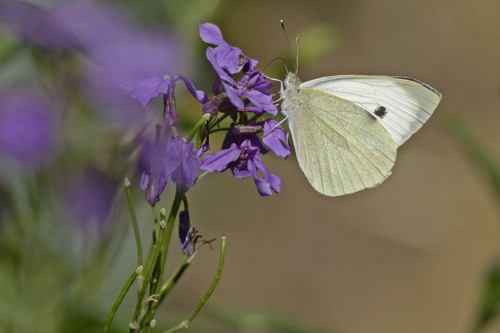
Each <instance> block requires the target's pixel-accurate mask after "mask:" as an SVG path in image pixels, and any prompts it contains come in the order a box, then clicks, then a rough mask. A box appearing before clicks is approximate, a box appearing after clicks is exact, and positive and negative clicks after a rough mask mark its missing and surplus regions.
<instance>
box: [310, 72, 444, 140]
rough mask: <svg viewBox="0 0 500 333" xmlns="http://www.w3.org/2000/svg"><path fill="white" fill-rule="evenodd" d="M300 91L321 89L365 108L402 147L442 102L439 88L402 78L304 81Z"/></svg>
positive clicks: (344, 76) (367, 77) (344, 77)
mask: <svg viewBox="0 0 500 333" xmlns="http://www.w3.org/2000/svg"><path fill="white" fill-rule="evenodd" d="M300 88H301V89H305V88H310V89H317V90H320V91H323V92H326V93H329V94H332V95H335V96H338V97H340V98H343V99H346V100H349V101H351V102H353V103H355V104H356V105H358V106H360V107H362V108H363V109H364V110H366V111H368V112H369V113H370V114H372V115H374V116H375V117H377V118H378V119H379V120H380V122H381V123H382V125H384V127H385V128H386V129H387V130H388V131H389V133H390V134H391V136H392V138H393V139H394V141H395V142H396V143H397V145H398V146H400V145H402V144H403V143H404V142H405V141H406V140H408V138H409V137H410V136H411V135H412V134H413V133H415V132H416V131H417V130H418V129H420V127H422V125H423V124H424V123H425V122H426V121H427V120H428V119H429V117H430V116H431V115H432V113H433V112H434V110H435V109H436V107H437V106H438V104H439V102H440V100H441V94H440V93H439V92H438V91H437V90H436V89H434V88H432V87H431V86H429V85H427V84H425V83H423V82H420V81H418V80H416V79H412V78H408V77H401V76H363V75H339V76H329V77H323V78H319V79H316V80H311V81H307V82H304V83H302V84H301V85H300Z"/></svg>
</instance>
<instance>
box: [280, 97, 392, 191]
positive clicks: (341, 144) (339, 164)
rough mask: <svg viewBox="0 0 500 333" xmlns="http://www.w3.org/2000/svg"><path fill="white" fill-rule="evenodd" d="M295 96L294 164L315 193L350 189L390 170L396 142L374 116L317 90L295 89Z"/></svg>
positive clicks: (376, 179) (378, 179) (359, 187)
mask: <svg viewBox="0 0 500 333" xmlns="http://www.w3.org/2000/svg"><path fill="white" fill-rule="evenodd" d="M297 98H298V100H300V101H301V103H300V106H299V109H298V110H297V111H298V112H297V113H296V114H295V115H294V117H293V118H292V119H293V121H289V125H290V131H291V133H292V138H293V142H294V145H295V150H296V154H297V159H298V161H299V165H300V167H301V169H302V171H303V172H304V174H305V175H306V177H307V179H308V180H309V182H310V183H311V184H312V186H313V187H314V188H315V189H316V190H317V191H318V192H320V193H322V194H325V195H328V196H339V195H344V194H349V193H354V192H357V191H360V190H363V189H365V188H368V187H373V186H376V185H378V184H379V183H380V182H382V181H383V180H384V179H385V178H386V177H387V176H388V175H389V174H390V170H391V169H392V166H393V165H394V161H395V159H396V150H397V145H396V143H395V142H394V140H393V139H392V137H391V135H390V133H389V132H388V131H387V129H386V128H385V127H384V126H383V125H382V124H381V123H380V121H378V119H376V118H374V117H372V116H371V115H370V114H368V113H367V112H366V111H365V110H364V108H362V107H360V106H358V105H356V104H355V103H352V102H350V101H348V100H345V99H342V98H338V97H336V96H334V95H332V94H329V93H326V92H323V91H318V90H315V89H301V90H300V92H299V93H298V95H297ZM289 120H291V119H289Z"/></svg>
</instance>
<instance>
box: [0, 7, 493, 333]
mask: <svg viewBox="0 0 500 333" xmlns="http://www.w3.org/2000/svg"><path fill="white" fill-rule="evenodd" d="M499 13H500V3H499V2H497V1H449V0H434V1H429V0H424V1H422V0H419V1H417V0H376V1H368V0H353V1H326V0H309V1H294V0H287V1H280V0H278V1H263V0H262V1H228V0H161V1H141V2H139V1H131V0H130V1H126V0H123V1H118V0H117V1H99V2H97V1H96V2H92V1H49V0H44V1H42V0H39V1H34V0H33V1H29V2H18V1H5V0H4V1H2V2H0V24H1V26H0V281H1V283H0V332H67V331H72V332H96V331H100V330H101V327H102V326H103V323H104V320H105V318H106V315H107V313H108V311H109V310H110V308H111V306H112V303H113V301H114V299H115V298H116V296H117V294H118V293H119V290H120V288H121V285H122V284H123V282H124V281H125V279H126V278H127V276H128V274H129V272H130V271H132V270H133V269H134V267H135V265H136V262H135V259H134V258H135V243H134V240H133V235H132V228H131V226H130V218H129V216H128V213H127V207H126V205H125V198H124V195H123V193H122V183H123V179H124V178H125V177H129V178H130V179H131V181H132V184H133V191H134V198H135V202H136V204H135V206H136V209H137V210H138V215H139V220H140V221H141V228H142V229H141V232H142V235H143V239H146V240H147V238H148V235H149V233H150V230H151V217H150V215H151V213H150V208H149V207H148V205H147V203H146V201H145V200H144V199H143V193H142V192H141V191H140V190H139V186H138V185H139V180H140V177H139V176H140V175H139V174H138V171H137V167H136V165H137V158H138V154H137V151H136V149H135V144H136V143H137V141H138V140H141V139H142V138H147V137H151V133H152V130H153V129H154V128H153V125H152V124H154V123H156V122H160V121H161V103H160V101H157V103H152V104H151V105H148V106H147V107H142V106H141V105H140V104H139V103H138V102H137V101H135V100H133V99H131V98H130V97H129V92H126V91H123V90H121V89H119V88H117V87H118V85H119V84H126V83H131V82H134V81H136V80H138V79H141V78H145V77H148V76H151V75H154V74H166V73H168V74H171V75H175V74H178V73H181V74H184V75H186V76H187V77H188V78H189V79H191V80H192V81H193V82H194V83H195V85H196V86H197V88H199V89H204V90H209V89H210V86H211V84H212V82H213V80H214V78H215V73H214V72H213V70H211V69H210V67H209V65H208V62H207V61H206V59H205V56H204V54H205V51H204V50H205V48H206V45H204V44H203V43H202V42H201V41H200V39H199V36H198V21H201V22H207V21H210V22H213V23H216V24H217V25H218V26H219V27H220V28H221V30H222V33H223V35H224V38H225V39H226V41H228V42H229V43H230V44H231V45H234V46H237V47H239V48H241V49H242V50H243V52H244V53H245V54H246V55H247V56H249V57H251V58H253V59H257V60H259V62H260V68H261V69H263V68H264V67H265V68H266V69H265V73H266V74H267V75H269V76H272V77H276V78H283V77H284V75H285V70H284V69H283V66H282V64H281V63H280V62H278V61H276V62H272V61H273V59H275V58H276V57H284V58H287V59H288V60H290V55H289V51H288V46H287V44H286V40H285V37H284V34H283V32H282V30H281V27H280V25H279V20H280V19H284V20H285V22H286V26H287V30H288V34H289V37H290V40H291V41H292V49H293V50H295V45H294V43H293V41H294V39H295V37H296V36H300V52H299V59H300V61H299V62H300V64H299V74H300V76H301V79H302V80H303V81H306V80H310V79H313V78H317V77H320V76H327V75H337V74H387V75H404V76H410V77H414V78H417V79H419V80H422V81H424V82H426V83H428V84H430V85H432V86H433V87H435V88H436V89H438V90H439V91H440V92H441V93H442V94H443V100H442V102H441V104H440V106H439V107H438V109H437V110H436V112H435V114H434V116H433V117H432V118H431V119H430V121H429V122H428V124H426V125H425V126H424V127H423V128H422V129H421V130H420V131H419V132H418V133H416V134H415V135H414V136H413V138H412V139H411V140H409V141H408V142H407V143H406V144H405V145H404V146H403V147H401V148H400V149H399V150H398V159H397V162H396V166H395V168H394V170H393V174H392V175H391V177H390V178H389V179H388V180H387V181H385V182H384V183H383V184H382V185H380V186H379V187H377V188H376V189H371V190H367V191H364V192H361V193H357V194H354V195H350V196H346V197H340V198H327V197H324V196H321V195H320V194H318V193H316V192H315V191H314V190H313V189H312V188H311V187H310V185H309V184H308V183H307V181H306V179H305V177H304V176H303V175H302V173H301V171H300V170H299V167H298V164H297V163H296V160H295V157H294V156H290V157H289V158H287V159H286V160H281V159H278V158H275V157H273V156H265V157H264V160H265V162H266V164H267V166H268V168H269V169H270V171H271V172H273V173H275V174H277V175H278V176H280V177H281V178H282V183H283V184H282V189H281V193H279V194H276V195H273V196H272V197H265V198H263V197H260V196H259V195H258V192H257V191H256V189H255V186H254V184H253V182H252V181H251V180H249V179H246V180H237V179H234V178H233V177H232V176H231V174H229V173H224V174H212V175H209V176H207V177H205V178H203V180H202V181H200V182H199V183H198V184H197V186H195V187H194V188H193V189H192V190H191V191H190V192H189V193H188V198H189V202H190V210H191V223H192V224H193V225H194V226H196V227H197V228H198V229H199V230H200V233H201V234H202V235H203V236H204V238H205V239H211V238H215V237H217V238H220V235H222V234H225V235H227V237H228V247H227V258H226V263H225V268H224V272H223V276H222V279H221V282H220V283H219V285H218V287H217V289H216V291H215V293H214V295H213V296H212V297H211V299H210V300H209V302H208V304H207V306H206V308H204V309H203V310H202V312H201V313H200V314H199V315H198V317H197V318H196V319H195V320H194V321H193V323H192V324H191V326H190V329H189V330H190V331H192V332H245V333H247V332H252V333H254V332H341V333H342V332H348V333H378V332H380V333H382V332H383V333H401V332H404V333H417V332H418V333H421V332H426V333H434V332H436V333H438V332H439V333H442V332H451V333H455V332H457V333H460V332H484V333H493V332H500V319H497V318H496V317H495V314H496V311H497V310H498V309H499V308H500V305H499V304H500V301H499V299H500V269H499V268H498V267H499V266H500V258H499V249H500V247H499V245H500V237H499V229H498V226H499V223H500V210H499V199H500V197H499V196H500V168H499V167H498V165H500V145H499V144H498V142H499V141H500V112H499V111H500V66H499V59H500V43H499V40H500V17H499ZM289 64H291V61H289ZM179 86H181V85H179ZM185 92H186V91H185V89H184V88H182V86H181V88H180V89H178V90H177V97H178V109H179V116H180V118H181V123H183V124H184V125H185V126H186V129H188V128H190V127H192V125H193V124H194V123H195V122H196V121H197V120H198V119H199V116H200V114H201V111H200V106H199V104H196V103H194V102H192V100H193V99H192V98H190V97H188V96H186V94H185ZM172 194H173V190H172V188H169V187H167V189H166V191H165V193H164V194H163V197H162V201H160V203H159V204H158V206H159V207H163V206H165V207H168V205H169V200H171V197H169V196H172ZM174 244H175V243H174ZM217 248H218V241H217V242H214V243H213V250H212V251H211V250H210V247H209V246H203V247H201V248H200V250H199V251H198V253H197V255H196V257H195V258H194V260H193V264H192V265H191V267H190V268H189V270H188V271H187V272H186V273H185V275H184V276H183V278H182V279H181V281H180V282H179V283H178V285H177V286H176V288H175V289H174V290H173V292H172V294H171V295H170V296H169V298H168V299H167V300H166V302H165V304H163V305H162V307H161V308H160V309H161V314H159V315H158V316H157V319H158V320H159V324H160V329H161V330H164V329H167V328H168V327H170V326H172V325H175V324H177V323H178V322H180V321H181V320H183V319H184V318H186V316H187V315H188V314H189V313H190V312H191V311H192V309H193V308H194V307H195V305H196V304H197V302H198V300H199V299H200V298H201V297H202V295H203V293H204V292H205V290H206V289H207V288H208V286H209V285H210V283H211V280H212V278H213V276H214V275H215V272H216V269H217V262H218V251H217ZM172 252H176V253H175V254H174V253H172V254H173V255H172V256H171V258H169V262H170V265H171V268H170V269H171V270H173V268H174V266H175V263H176V262H178V261H179V259H180V258H181V254H180V251H172ZM167 264H168V263H167ZM497 265H499V266H497ZM129 296H130V297H128V298H127V299H126V300H125V304H123V305H122V307H121V309H120V311H119V312H118V314H117V317H116V318H115V321H114V325H113V329H114V330H115V331H116V332H123V331H124V330H125V329H126V328H125V327H126V326H127V325H128V322H129V321H130V317H131V314H132V307H133V304H134V301H135V294H134V292H132V293H131V295H129ZM161 330H159V331H161Z"/></svg>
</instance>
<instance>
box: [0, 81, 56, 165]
mask: <svg viewBox="0 0 500 333" xmlns="http://www.w3.org/2000/svg"><path fill="white" fill-rule="evenodd" d="M56 137H57V127H56V124H55V121H54V116H53V113H52V110H51V107H50V104H49V103H47V101H46V100H44V99H43V98H41V97H40V96H38V95H37V94H36V93H34V92H33V91H30V90H18V91H13V92H10V93H6V94H5V95H3V96H1V97H0V155H1V154H5V155H8V156H10V157H11V158H13V159H15V160H16V161H18V162H20V163H22V164H25V165H32V166H37V165H41V164H43V163H45V162H46V161H47V160H48V159H49V158H50V157H51V156H53V155H54V152H55V150H56Z"/></svg>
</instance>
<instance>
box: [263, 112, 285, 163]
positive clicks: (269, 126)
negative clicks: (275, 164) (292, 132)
mask: <svg viewBox="0 0 500 333" xmlns="http://www.w3.org/2000/svg"><path fill="white" fill-rule="evenodd" d="M262 141H263V142H264V144H265V145H266V146H268V147H269V148H271V150H272V151H273V153H274V154H275V155H276V156H279V157H287V156H288V155H290V146H289V145H288V140H287V137H286V133H285V131H284V130H283V128H282V127H281V126H280V125H279V124H278V122H277V121H276V120H274V119H267V120H266V121H264V134H263V136H262Z"/></svg>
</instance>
